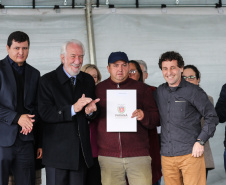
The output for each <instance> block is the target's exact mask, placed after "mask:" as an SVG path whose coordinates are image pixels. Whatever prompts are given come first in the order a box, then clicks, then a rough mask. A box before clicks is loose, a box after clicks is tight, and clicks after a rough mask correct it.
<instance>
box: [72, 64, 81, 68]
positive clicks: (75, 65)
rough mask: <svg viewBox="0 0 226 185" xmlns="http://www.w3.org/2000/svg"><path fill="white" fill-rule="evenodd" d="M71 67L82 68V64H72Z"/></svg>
mask: <svg viewBox="0 0 226 185" xmlns="http://www.w3.org/2000/svg"><path fill="white" fill-rule="evenodd" d="M71 66H73V67H80V66H81V64H71Z"/></svg>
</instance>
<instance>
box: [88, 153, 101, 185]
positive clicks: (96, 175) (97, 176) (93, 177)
mask: <svg viewBox="0 0 226 185" xmlns="http://www.w3.org/2000/svg"><path fill="white" fill-rule="evenodd" d="M86 185H101V173H100V165H99V162H98V157H95V158H93V166H92V167H91V168H89V169H88V171H87V177H86Z"/></svg>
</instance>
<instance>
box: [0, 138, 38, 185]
mask: <svg viewBox="0 0 226 185" xmlns="http://www.w3.org/2000/svg"><path fill="white" fill-rule="evenodd" d="M34 162H35V159H34V146H33V141H22V140H20V138H19V137H17V138H16V141H15V143H14V145H13V146H11V147H0V185H8V181H9V174H10V173H11V174H13V176H14V178H15V184H16V185H35V163H34Z"/></svg>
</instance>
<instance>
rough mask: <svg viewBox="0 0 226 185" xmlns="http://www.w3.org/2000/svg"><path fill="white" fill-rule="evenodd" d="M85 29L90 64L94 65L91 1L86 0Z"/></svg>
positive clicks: (94, 52)
mask: <svg viewBox="0 0 226 185" xmlns="http://www.w3.org/2000/svg"><path fill="white" fill-rule="evenodd" d="M85 12H86V28H87V35H88V46H89V58H90V63H91V64H96V51H95V42H94V34H93V21H92V5H91V0H86V9H85Z"/></svg>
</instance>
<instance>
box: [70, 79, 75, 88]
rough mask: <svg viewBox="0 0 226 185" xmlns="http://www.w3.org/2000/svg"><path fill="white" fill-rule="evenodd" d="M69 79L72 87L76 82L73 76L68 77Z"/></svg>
mask: <svg viewBox="0 0 226 185" xmlns="http://www.w3.org/2000/svg"><path fill="white" fill-rule="evenodd" d="M70 81H71V85H72V87H73V88H74V87H75V84H76V81H75V77H71V78H70Z"/></svg>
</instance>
